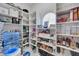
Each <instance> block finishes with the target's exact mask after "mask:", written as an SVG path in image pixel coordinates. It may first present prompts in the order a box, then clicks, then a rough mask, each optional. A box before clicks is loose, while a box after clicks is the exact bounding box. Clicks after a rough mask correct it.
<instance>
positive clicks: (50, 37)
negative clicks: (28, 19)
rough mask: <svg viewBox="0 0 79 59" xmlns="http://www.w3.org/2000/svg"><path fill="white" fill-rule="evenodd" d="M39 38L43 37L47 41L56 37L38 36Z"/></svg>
mask: <svg viewBox="0 0 79 59" xmlns="http://www.w3.org/2000/svg"><path fill="white" fill-rule="evenodd" d="M37 37H41V38H46V39H54V37H50V36H42V35H41V36H40V35H37Z"/></svg>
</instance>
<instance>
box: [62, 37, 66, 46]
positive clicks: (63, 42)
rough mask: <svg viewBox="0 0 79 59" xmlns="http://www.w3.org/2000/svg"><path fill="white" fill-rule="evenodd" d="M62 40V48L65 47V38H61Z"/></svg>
mask: <svg viewBox="0 0 79 59" xmlns="http://www.w3.org/2000/svg"><path fill="white" fill-rule="evenodd" d="M62 40H63V41H62V45H64V46H65V45H66V41H65V38H64V37H63V38H62Z"/></svg>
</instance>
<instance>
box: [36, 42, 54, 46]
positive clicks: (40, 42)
mask: <svg viewBox="0 0 79 59" xmlns="http://www.w3.org/2000/svg"><path fill="white" fill-rule="evenodd" d="M38 43H42V44H45V45H48V46H50V47H53V44H50V43H46V42H39V41H38Z"/></svg>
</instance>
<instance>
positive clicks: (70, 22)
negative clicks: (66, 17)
mask: <svg viewBox="0 0 79 59" xmlns="http://www.w3.org/2000/svg"><path fill="white" fill-rule="evenodd" d="M72 23H79V21H69V22H60V23H57V24H72Z"/></svg>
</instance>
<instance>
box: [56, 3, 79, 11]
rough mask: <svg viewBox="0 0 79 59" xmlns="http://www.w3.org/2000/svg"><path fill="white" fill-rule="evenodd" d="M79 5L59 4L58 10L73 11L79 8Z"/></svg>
mask: <svg viewBox="0 0 79 59" xmlns="http://www.w3.org/2000/svg"><path fill="white" fill-rule="evenodd" d="M78 6H79V3H58V4H57V10H58V11H60V10H67V9H71V8H74V7H78Z"/></svg>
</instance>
